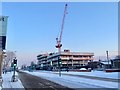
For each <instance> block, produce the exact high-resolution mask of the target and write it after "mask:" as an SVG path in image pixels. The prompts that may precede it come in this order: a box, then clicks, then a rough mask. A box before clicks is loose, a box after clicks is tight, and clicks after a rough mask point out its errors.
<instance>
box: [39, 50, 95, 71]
mask: <svg viewBox="0 0 120 90" xmlns="http://www.w3.org/2000/svg"><path fill="white" fill-rule="evenodd" d="M93 56H94V53H90V52H70V50H64V51H63V52H61V53H59V52H58V53H51V54H40V55H38V56H37V60H38V65H39V66H40V67H46V68H47V69H53V70H56V69H58V59H60V61H61V68H75V67H78V66H86V65H87V64H88V62H90V61H93Z"/></svg>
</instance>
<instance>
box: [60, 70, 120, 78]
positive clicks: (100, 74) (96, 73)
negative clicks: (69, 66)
mask: <svg viewBox="0 0 120 90" xmlns="http://www.w3.org/2000/svg"><path fill="white" fill-rule="evenodd" d="M62 73H65V74H73V75H85V76H95V77H103V78H113V79H120V77H119V75H120V72H119V73H118V72H111V73H106V72H104V71H92V72H62Z"/></svg>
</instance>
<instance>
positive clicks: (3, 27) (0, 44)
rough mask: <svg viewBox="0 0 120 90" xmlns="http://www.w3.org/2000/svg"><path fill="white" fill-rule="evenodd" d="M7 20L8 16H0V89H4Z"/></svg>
mask: <svg viewBox="0 0 120 90" xmlns="http://www.w3.org/2000/svg"><path fill="white" fill-rule="evenodd" d="M7 19H8V16H0V87H2V62H3V54H4V52H3V50H4V49H5V44H6V31H7Z"/></svg>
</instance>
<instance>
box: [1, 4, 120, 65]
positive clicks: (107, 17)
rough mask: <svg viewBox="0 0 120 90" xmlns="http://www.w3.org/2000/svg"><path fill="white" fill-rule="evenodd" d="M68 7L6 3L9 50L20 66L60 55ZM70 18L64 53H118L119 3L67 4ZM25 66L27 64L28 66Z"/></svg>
mask: <svg viewBox="0 0 120 90" xmlns="http://www.w3.org/2000/svg"><path fill="white" fill-rule="evenodd" d="M65 4H66V3H65V2H63V3H60V2H59V3H53V2H51V3H42V2H39V3H38V2H36V3H33V2H32V3H30V2H28V3H25V2H24V3H22V2H21V3H20V2H19V3H17V2H16V3H12V2H11V3H9V2H6V3H2V10H3V11H2V14H3V15H6V16H9V19H8V31H7V50H13V51H17V56H18V58H19V62H20V63H21V64H22V62H23V61H26V63H29V62H31V61H33V60H36V55H38V54H40V53H41V52H43V53H44V52H56V51H57V49H56V48H55V45H56V37H57V36H58V34H59V32H60V29H61V21H62V17H63V11H64V5H65ZM67 4H68V10H67V11H68V14H67V15H66V19H65V26H64V31H63V37H62V44H63V47H62V50H64V49H70V50H71V51H77V52H94V54H95V56H103V55H105V51H106V50H108V51H111V52H113V51H117V50H118V21H117V20H118V6H117V3H105V2H103V3H100V2H99V3H98V2H89V3H86V2H85V3H84V2H77V3H73V2H72V3H67ZM24 63H25V62H24Z"/></svg>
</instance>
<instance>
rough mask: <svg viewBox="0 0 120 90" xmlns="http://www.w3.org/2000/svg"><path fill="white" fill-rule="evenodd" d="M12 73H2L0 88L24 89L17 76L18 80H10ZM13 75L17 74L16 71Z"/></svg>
mask: <svg viewBox="0 0 120 90" xmlns="http://www.w3.org/2000/svg"><path fill="white" fill-rule="evenodd" d="M12 75H13V72H7V73H6V74H2V78H3V84H2V88H21V89H22V90H24V87H23V85H22V83H21V81H20V80H19V78H18V81H16V82H11V78H12ZM15 75H16V76H18V73H17V72H16V73H15Z"/></svg>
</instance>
